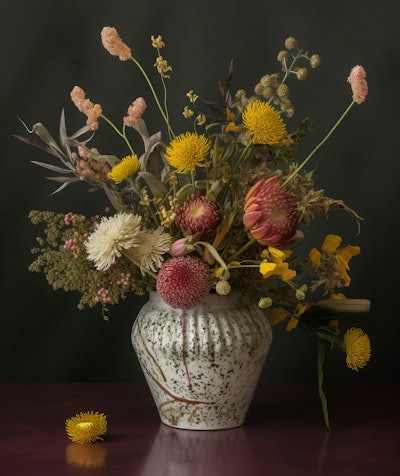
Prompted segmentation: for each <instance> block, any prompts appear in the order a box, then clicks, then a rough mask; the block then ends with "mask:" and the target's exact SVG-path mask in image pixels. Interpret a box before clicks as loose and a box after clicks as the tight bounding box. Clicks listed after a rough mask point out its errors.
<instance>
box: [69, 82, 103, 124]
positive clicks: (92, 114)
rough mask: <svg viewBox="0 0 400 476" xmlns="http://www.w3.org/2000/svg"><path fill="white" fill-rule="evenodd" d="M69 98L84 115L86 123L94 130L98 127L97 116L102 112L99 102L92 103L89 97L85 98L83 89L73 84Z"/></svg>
mask: <svg viewBox="0 0 400 476" xmlns="http://www.w3.org/2000/svg"><path fill="white" fill-rule="evenodd" d="M70 96H71V99H72V102H73V103H74V104H75V106H76V107H77V108H78V110H79V111H80V112H83V114H85V115H86V117H87V121H86V124H87V125H88V126H90V128H91V129H92V130H93V131H95V130H97V129H98V127H99V122H98V120H97V119H98V118H99V117H100V116H101V114H102V112H103V111H102V108H101V106H100V104H93V103H92V101H91V100H90V99H86V93H85V91H84V90H83V89H82V88H80V87H79V86H75V87H74V89H73V90H72V91H71V94H70Z"/></svg>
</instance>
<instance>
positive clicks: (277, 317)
mask: <svg viewBox="0 0 400 476" xmlns="http://www.w3.org/2000/svg"><path fill="white" fill-rule="evenodd" d="M289 315H290V314H289V312H288V311H286V309H283V308H282V307H275V308H274V309H271V310H270V315H269V317H268V320H269V323H270V324H271V326H275V325H276V324H279V323H280V322H282V321H283V320H285V319H286V318H287V317H289Z"/></svg>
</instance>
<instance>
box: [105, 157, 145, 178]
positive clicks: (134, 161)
mask: <svg viewBox="0 0 400 476" xmlns="http://www.w3.org/2000/svg"><path fill="white" fill-rule="evenodd" d="M139 167H140V164H139V159H138V157H137V155H136V154H132V155H127V156H126V157H124V158H123V159H122V160H121V162H120V163H119V164H117V165H115V166H114V167H113V168H112V169H111V170H110V172H109V173H108V176H109V178H110V179H111V180H112V181H113V182H115V183H121V182H123V181H124V180H127V179H129V178H130V177H132V176H133V175H135V173H136V172H137V171H138V170H139Z"/></svg>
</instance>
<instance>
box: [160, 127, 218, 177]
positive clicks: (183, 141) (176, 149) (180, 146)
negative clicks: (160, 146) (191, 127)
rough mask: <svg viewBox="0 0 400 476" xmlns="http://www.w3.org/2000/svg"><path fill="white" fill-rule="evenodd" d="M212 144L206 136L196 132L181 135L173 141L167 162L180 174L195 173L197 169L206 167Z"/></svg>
mask: <svg viewBox="0 0 400 476" xmlns="http://www.w3.org/2000/svg"><path fill="white" fill-rule="evenodd" d="M210 147H211V143H210V141H209V140H208V139H207V137H206V136H204V135H199V134H196V133H194V132H186V134H180V135H179V136H177V137H175V139H173V140H172V142H171V143H170V145H169V146H168V147H167V150H166V152H165V158H166V159H167V161H168V162H169V163H170V164H171V165H172V166H173V167H175V168H176V170H177V172H178V173H179V174H186V173H188V172H194V170H195V168H196V167H205V166H206V163H205V161H206V158H207V155H208V153H209V151H210Z"/></svg>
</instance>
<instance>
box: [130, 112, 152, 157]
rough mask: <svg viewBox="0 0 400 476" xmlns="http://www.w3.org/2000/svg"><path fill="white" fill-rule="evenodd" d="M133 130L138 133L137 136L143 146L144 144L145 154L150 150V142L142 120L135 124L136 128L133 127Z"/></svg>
mask: <svg viewBox="0 0 400 476" xmlns="http://www.w3.org/2000/svg"><path fill="white" fill-rule="evenodd" d="M133 128H134V129H135V130H136V131H137V132H138V134H139V135H140V137H141V138H142V140H143V144H144V150H145V151H146V152H147V150H148V149H149V148H150V141H149V133H148V132H147V127H146V123H145V122H144V120H143V119H142V120H141V121H140V122H139V124H136V126H133Z"/></svg>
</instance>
